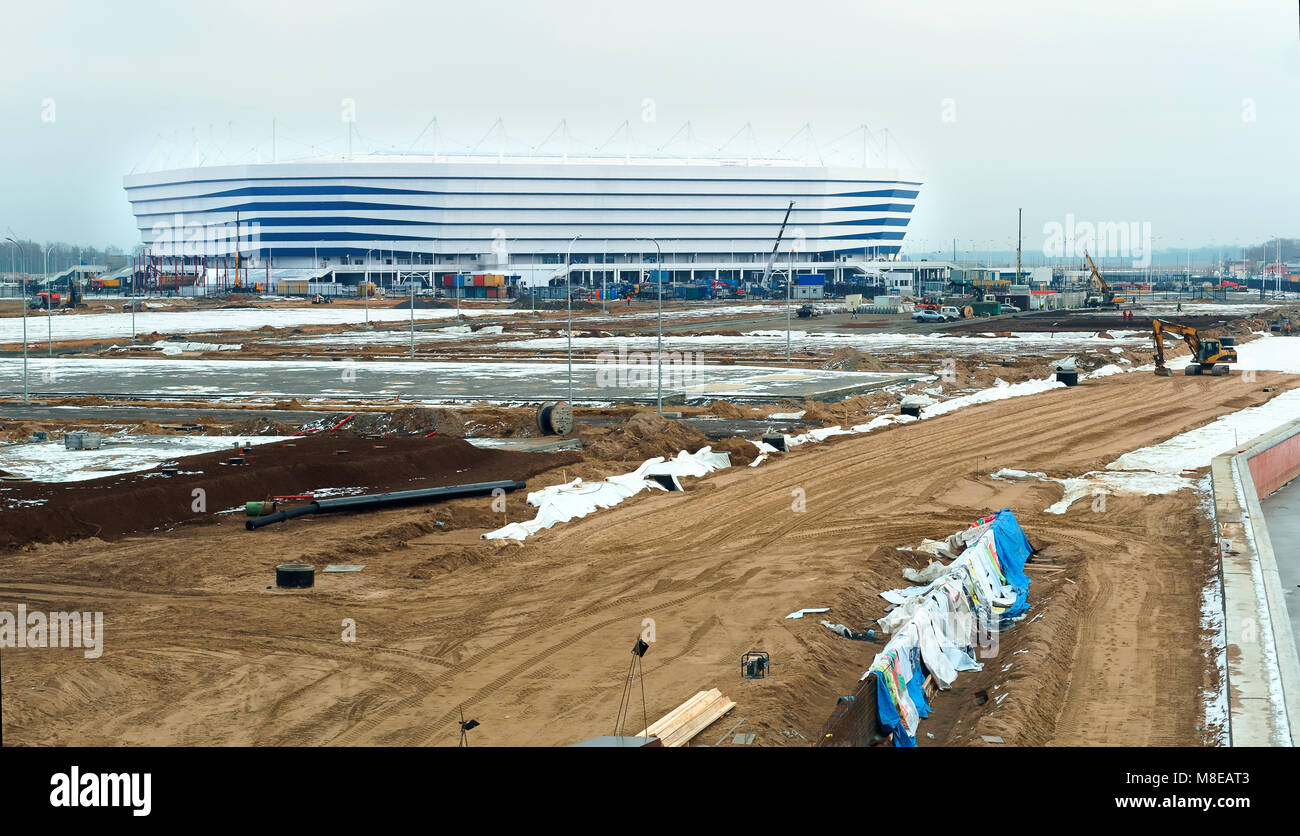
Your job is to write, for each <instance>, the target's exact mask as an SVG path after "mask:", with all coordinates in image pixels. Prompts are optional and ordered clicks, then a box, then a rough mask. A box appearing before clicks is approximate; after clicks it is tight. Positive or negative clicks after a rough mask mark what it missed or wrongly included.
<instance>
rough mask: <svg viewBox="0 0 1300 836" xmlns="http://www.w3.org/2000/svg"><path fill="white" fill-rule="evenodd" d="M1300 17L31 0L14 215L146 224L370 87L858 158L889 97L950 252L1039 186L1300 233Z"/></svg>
mask: <svg viewBox="0 0 1300 836" xmlns="http://www.w3.org/2000/svg"><path fill="white" fill-rule="evenodd" d="M1296 17H1297V8H1296V4H1295V3H1294V2H1289V0H1288V1H1286V2H1284V1H1283V0H1275V1H1274V2H1251V1H1250V0H1232V1H1231V2H1228V1H1226V0H1225V2H1213V3H1211V2H1187V0H1181V2H1154V3H1148V2H1140V0H1125V1H1124V2H1111V0H1094V1H1093V2H1089V3H1069V4H1067V3H1055V2H1051V3H1035V2H996V1H995V0H984V1H983V2H978V3H977V2H956V0H952V2H924V0H919V1H918V2H912V0H890V2H876V1H875V0H842V1H841V2H810V1H809V0H801V2H782V3H777V2H767V0H748V2H736V3H729V2H727V3H724V2H701V0H694V2H679V1H678V0H658V2H654V3H643V4H629V3H613V2H608V0H606V1H605V2H575V1H574V0H551V1H550V2H544V3H543V2H536V3H524V2H502V3H491V2H483V1H482V0H475V1H474V2H464V1H463V0H462V2H454V3H453V2H433V3H431V2H418V3H417V2H407V3H396V2H391V3H384V2H377V3H356V2H331V0H310V1H309V2H276V0H264V2H240V1H239V0H226V1H225V2H221V3H192V2H159V3H151V2H130V0H121V1H120V2H112V3H102V2H68V3H65V2H53V1H52V0H41V2H23V3H10V4H7V5H6V9H5V12H4V21H5V24H4V37H3V44H2V46H0V68H2V69H3V77H4V82H3V85H2V86H0V107H2V108H3V111H2V112H3V114H4V119H3V120H2V121H0V126H2V128H3V129H2V130H0V151H2V152H3V156H2V157H0V158H2V159H3V160H4V161H5V170H4V172H3V174H4V176H3V192H0V229H7V228H12V229H13V231H14V232H16V233H18V234H19V235H21V236H24V237H30V238H33V239H36V240H41V241H52V240H64V241H69V242H73V243H93V244H95V245H96V246H103V245H104V244H112V245H114V246H119V247H125V246H130V245H133V244H135V243H138V237H137V235H136V233H135V227H134V223H133V219H132V217H131V213H130V207H129V204H128V203H127V200H126V197H125V193H124V192H123V190H122V176H123V175H124V174H126V173H128V172H130V171H132V170H136V171H141V170H148V169H156V168H164V167H174V166H188V165H190V164H192V161H193V159H194V154H195V148H196V147H197V149H198V154H199V156H200V157H201V159H202V160H203V164H205V165H218V164H224V163H226V162H230V161H238V162H253V161H255V160H256V159H257V158H258V154H259V153H260V154H261V158H262V159H263V160H269V159H270V157H271V122H272V118H275V119H276V120H277V123H278V126H279V130H278V131H277V133H278V135H279V143H278V145H279V154H280V158H281V159H289V158H295V157H303V156H310V155H312V154H313V153H324V152H338V151H343V150H346V149H347V138H348V134H347V131H346V125H345V124H344V122H343V121H342V118H341V111H342V103H343V100H344V99H352V100H354V101H355V103H356V118H357V122H356V130H357V137H358V139H357V140H356V145H355V150H357V151H365V150H379V149H400V150H406V149H408V148H410V147H411V145H412V143H413V142H414V141H415V140H416V138H417V136H418V135H419V134H420V132H421V130H422V129H425V128H426V126H427V125H428V124H429V121H430V119H432V118H433V117H435V116H436V117H437V118H438V124H439V126H440V127H441V136H442V140H441V143H440V148H441V150H443V151H448V150H455V149H456V148H457V147H458V146H461V147H463V146H465V145H473V144H474V143H476V142H478V141H479V140H480V139H481V138H483V137H484V135H485V134H487V133H488V129H489V128H490V127H491V125H492V123H493V122H494V121H495V120H496V119H497V118H498V117H500V118H501V119H503V120H504V124H505V128H506V135H507V140H506V144H505V150H506V151H507V152H511V151H529V150H532V146H535V145H537V144H538V143H540V142H541V141H542V140H543V139H544V138H545V137H546V136H547V135H548V134H550V133H551V132H552V130H553V129H554V128H555V127H556V126H557V124H558V123H559V121H560V120H561V119H567V124H568V128H569V133H570V134H571V136H572V139H571V140H570V142H569V152H570V153H573V154H576V153H581V152H583V151H590V150H591V149H592V148H593V147H594V146H597V145H600V144H601V143H604V142H605V141H606V140H607V139H609V137H610V135H611V134H613V133H614V132H615V129H616V128H617V127H618V125H619V124H620V123H621V122H623V120H625V119H626V120H630V122H631V124H632V139H633V146H632V147H633V150H634V151H647V150H654V149H658V148H661V147H663V146H664V145H665V143H668V141H669V139H670V138H671V137H672V136H673V135H674V133H677V132H678V130H679V129H680V128H681V126H682V124H683V123H684V122H686V121H687V120H690V121H691V123H692V132H693V136H694V139H695V143H694V145H689V144H688V143H687V142H686V141H685V136H686V134H685V132H681V133H679V134H678V138H677V140H676V141H674V142H673V143H672V144H670V145H668V146H667V149H666V150H667V151H678V152H680V153H687V152H695V153H707V152H716V151H717V149H718V147H719V146H721V145H723V144H724V143H725V142H727V140H728V139H729V138H731V137H732V136H733V134H735V133H736V132H737V131H738V130H740V129H741V127H742V126H743V125H744V124H745V123H751V124H752V125H753V129H754V133H755V135H756V137H757V140H758V146H757V150H758V151H759V152H761V153H767V154H770V153H773V152H775V151H776V150H777V149H778V148H779V147H781V146H782V145H783V144H786V145H785V148H784V150H783V155H786V156H790V155H793V156H803V155H805V154H807V153H810V152H811V150H812V147H811V145H810V144H809V143H808V142H807V141H805V139H804V138H803V137H801V138H799V139H798V140H796V141H795V142H792V143H788V144H787V140H789V139H790V137H791V136H792V135H794V134H796V132H797V131H798V130H799V129H800V128H801V127H802V126H803V125H804V124H805V123H811V125H812V135H813V137H815V139H816V142H817V149H818V150H819V151H820V153H821V155H822V157H823V158H824V159H825V160H826V161H827V162H837V163H847V164H853V165H860V164H861V159H862V150H861V134H860V133H859V134H857V135H853V134H851V133H850V132H852V131H853V130H854V128H855V127H856V126H860V125H862V124H864V123H865V124H866V125H868V126H869V127H870V129H871V130H872V131H873V148H872V152H873V154H874V155H875V160H874V162H876V163H882V162H884V159H883V157H884V152H885V145H886V144H887V145H888V156H889V160H888V161H889V163H890V164H892V165H896V166H905V167H908V168H911V167H915V168H916V169H918V170H919V171H920V172H922V173H923V175H924V179H925V181H926V186H925V187H924V188H923V190H922V192H921V197H920V200H919V202H918V205H917V209H916V213H915V216H914V221H913V225H912V226H911V227H910V228H909V231H908V239H909V243H912V242H913V241H914V240H915V241H916V242H917V243H924V244H926V245H928V246H931V247H942V248H943V249H945V250H946V249H947V248H948V247H950V246H951V243H950V242H951V240H952V239H953V238H957V239H959V244H958V246H959V248H961V249H963V250H964V249H983V248H986V247H988V246H990V245H991V246H993V247H996V248H998V249H1006V248H1013V247H1014V241H1015V229H1016V209H1017V207H1024V210H1025V233H1026V234H1025V245H1026V249H1032V248H1034V247H1037V246H1038V242H1040V241H1041V239H1042V228H1043V224H1044V223H1046V222H1048V221H1057V222H1059V223H1064V222H1065V220H1066V216H1067V214H1072V215H1074V216H1075V218H1076V219H1077V220H1087V221H1124V222H1133V221H1137V222H1143V221H1146V222H1150V223H1151V225H1152V232H1153V234H1154V236H1155V246H1156V247H1157V248H1165V247H1181V246H1186V245H1193V246H1194V245H1200V244H1216V245H1233V244H1238V243H1241V244H1245V243H1251V242H1257V241H1260V240H1263V239H1266V238H1268V237H1271V236H1274V235H1290V236H1300V163H1298V161H1297V160H1298V157H1300V153H1298V149H1300V34H1298V33H1300V27H1298V25H1297V19H1296ZM646 100H652V102H653V105H652V110H653V114H647V107H646ZM647 115H652V116H653V121H647V120H646V118H645V117H646V116H647ZM886 129H887V130H888V132H889V133H888V137H889V138H888V141H887V142H886V139H885V133H884V131H885V130H886ZM846 134H849V135H848V136H845V135H846ZM560 137H561V134H558V133H557V134H556V135H555V137H553V138H552V140H551V141H550V142H549V143H547V144H546V145H545V147H544V148H543V149H542V150H546V151H552V152H557V153H558V152H560V151H561V150H563V147H564V144H563V142H562V141H561V139H560ZM837 138H838V139H839V141H838V142H835V140H837ZM499 145H500V143H499V142H498V140H497V138H496V137H495V136H493V137H491V138H489V139H488V140H487V141H486V142H484V144H483V145H482V146H481V147H480V150H481V151H489V152H491V153H496V151H497V150H498V147H499ZM625 146H626V143H625V142H624V141H623V140H622V138H621V137H620V138H619V139H618V140H616V141H615V142H613V143H611V144H610V145H609V146H607V147H606V149H605V150H606V151H607V152H612V153H622V152H623V150H624V148H625ZM417 147H418V148H422V149H426V150H431V149H432V129H429V130H428V131H426V133H425V135H424V138H423V139H421V141H420V142H419V144H418V146H417ZM748 147H749V141H748V136H747V135H745V136H742V137H740V138H737V139H736V140H735V141H734V142H733V143H732V144H731V145H730V146H729V147H728V149H727V150H728V151H734V152H736V153H739V154H744V153H745V151H746V150H748Z"/></svg>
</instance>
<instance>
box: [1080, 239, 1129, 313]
mask: <svg viewBox="0 0 1300 836" xmlns="http://www.w3.org/2000/svg"><path fill="white" fill-rule="evenodd" d="M1083 257H1084V258H1086V259H1088V267H1089V268H1090V269H1091V270H1092V275H1090V276H1089V277H1088V288H1089V289H1090V290H1091V289H1092V283H1093V281H1096V282H1097V286H1098V287H1099V288H1101V296H1100V297H1097V296H1089V297H1088V299H1087V302H1086V304H1087V305H1089V306H1091V305H1093V304H1094V302H1095V303H1096V305H1097V307H1099V308H1118V307H1119V306H1120V305H1122V304H1123V303H1124V297H1123V296H1116V295H1115V292H1114V291H1113V290H1111V288H1110V285H1108V284H1106V280H1105V279H1103V278H1102V277H1101V271H1100V270H1098V269H1097V265H1096V264H1094V263H1093V261H1092V256H1090V255H1088V251H1087V250H1084V251H1083Z"/></svg>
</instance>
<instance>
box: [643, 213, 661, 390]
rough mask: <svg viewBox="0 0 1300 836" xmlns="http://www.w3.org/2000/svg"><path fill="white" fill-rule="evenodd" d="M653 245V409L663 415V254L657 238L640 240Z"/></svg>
mask: <svg viewBox="0 0 1300 836" xmlns="http://www.w3.org/2000/svg"><path fill="white" fill-rule="evenodd" d="M640 240H642V241H649V242H650V243H652V244H654V245H655V278H656V281H657V284H658V290H659V311H658V314H657V319H658V331H659V333H658V336H657V337H656V338H655V364H656V365H657V366H658V367H659V371H658V378H659V382H658V383H656V384H655V405H656V406H655V408H656V410H657V411H658V412H659V414H660V415H663V414H664V252H663V250H662V249H661V248H660V247H659V239H658V238H642V239H640Z"/></svg>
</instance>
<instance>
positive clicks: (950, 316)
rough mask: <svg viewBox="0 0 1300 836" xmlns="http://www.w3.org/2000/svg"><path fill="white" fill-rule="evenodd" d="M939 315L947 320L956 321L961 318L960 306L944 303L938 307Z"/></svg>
mask: <svg viewBox="0 0 1300 836" xmlns="http://www.w3.org/2000/svg"><path fill="white" fill-rule="evenodd" d="M939 315H940V316H942V317H943V318H944V319H946V320H948V321H949V322H956V321H957V320H959V319H961V308H958V307H956V306H954V305H944V306H943V307H942V308H940V309H939Z"/></svg>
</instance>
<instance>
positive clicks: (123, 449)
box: [0, 435, 287, 482]
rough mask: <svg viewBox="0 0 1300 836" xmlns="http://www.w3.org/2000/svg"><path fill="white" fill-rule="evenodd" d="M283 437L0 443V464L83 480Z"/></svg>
mask: <svg viewBox="0 0 1300 836" xmlns="http://www.w3.org/2000/svg"><path fill="white" fill-rule="evenodd" d="M285 440H287V437H282V436H268V435H259V436H254V437H252V438H247V437H243V436H233V435H177V436H171V435H150V436H127V437H125V438H121V439H116V438H112V437H109V438H105V439H104V442H103V444H104V446H103V447H101V448H100V449H98V450H65V449H64V447H63V442H62V441H45V442H38V443H31V444H13V445H10V446H8V447H0V470H4V471H6V472H8V473H11V474H13V475H15V476H26V477H27V478H29V479H31V480H32V481H34V482H84V481H86V480H87V479H101V478H103V477H105V476H115V475H118V474H121V473H133V472H136V471H140V470H149V469H150V468H153V467H157V466H158V465H160V464H162V463H163V462H167V461H172V460H174V459H179V458H182V457H184V456H194V455H198V454H200V453H214V452H217V451H219V450H230V451H231V454H232V455H235V450H236V448H238V447H241V446H245V445H249V444H269V443H271V442H276V441H285Z"/></svg>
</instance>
